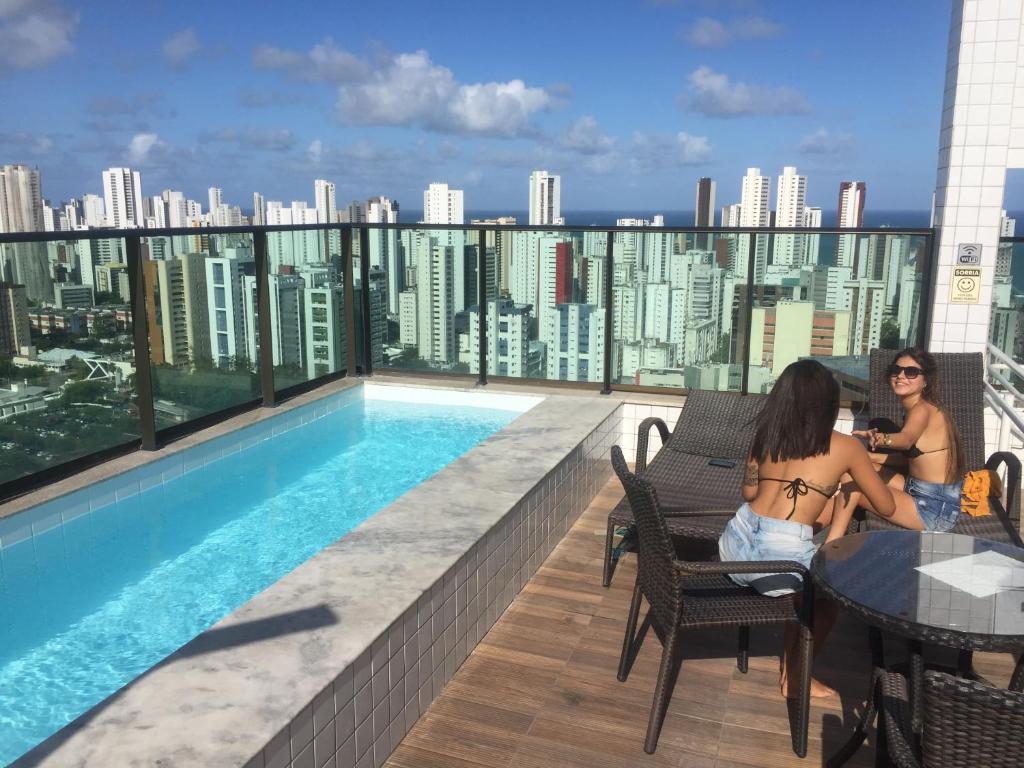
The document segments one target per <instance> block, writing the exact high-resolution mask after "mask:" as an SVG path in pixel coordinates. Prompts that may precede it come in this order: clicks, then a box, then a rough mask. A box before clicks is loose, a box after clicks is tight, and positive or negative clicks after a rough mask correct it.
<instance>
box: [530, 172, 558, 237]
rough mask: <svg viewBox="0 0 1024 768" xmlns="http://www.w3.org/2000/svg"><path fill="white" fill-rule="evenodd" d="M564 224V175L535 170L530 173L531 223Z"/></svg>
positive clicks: (542, 224)
mask: <svg viewBox="0 0 1024 768" xmlns="http://www.w3.org/2000/svg"><path fill="white" fill-rule="evenodd" d="M562 224H565V219H563V218H562V177H561V176H556V175H554V174H549V173H548V172H547V171H534V172H533V173H531V174H530V225H531V226H534V225H537V226H544V225H548V226H560V225H562Z"/></svg>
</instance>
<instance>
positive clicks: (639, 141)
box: [630, 131, 711, 173]
mask: <svg viewBox="0 0 1024 768" xmlns="http://www.w3.org/2000/svg"><path fill="white" fill-rule="evenodd" d="M631 151H632V157H631V160H630V164H631V166H632V168H633V171H634V172H637V173H651V172H654V171H657V170H659V169H663V168H666V167H678V166H684V165H701V164H703V163H706V162H708V161H709V160H711V142H710V141H708V137H707V136H693V135H691V134H689V133H686V132H685V131H679V132H678V133H675V134H671V133H669V134H662V133H641V132H639V131H638V132H636V133H634V134H633V141H632V146H631Z"/></svg>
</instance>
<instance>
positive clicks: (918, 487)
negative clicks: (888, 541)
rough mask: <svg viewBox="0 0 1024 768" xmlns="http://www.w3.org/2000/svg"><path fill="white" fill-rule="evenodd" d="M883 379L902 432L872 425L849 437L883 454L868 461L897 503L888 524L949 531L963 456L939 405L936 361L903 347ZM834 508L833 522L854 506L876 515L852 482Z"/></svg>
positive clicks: (956, 515)
mask: <svg viewBox="0 0 1024 768" xmlns="http://www.w3.org/2000/svg"><path fill="white" fill-rule="evenodd" d="M887 375H888V377H889V386H891V387H892V391H893V392H894V393H896V396H897V397H898V398H899V399H900V400H901V401H902V403H903V409H904V410H905V411H906V418H905V419H904V422H903V427H902V429H900V430H899V431H898V432H897V431H881V430H879V429H878V428H877V427H873V428H871V429H867V430H855V431H854V433H853V434H855V435H857V436H859V437H863V438H865V439H866V440H867V442H868V446H869V448H870V449H871V450H872V451H878V450H880V449H881V450H885V451H886V452H884V453H883V452H878V453H873V454H872V458H873V459H874V460H875V463H876V465H877V466H878V471H879V472H880V473H881V475H882V478H883V479H884V480H885V481H886V483H887V484H888V485H889V487H890V489H891V490H892V492H893V497H894V499H895V500H896V512H895V513H894V514H893V515H892V516H887V519H888V520H889V522H891V523H894V524H895V525H899V526H900V527H902V528H911V529H913V530H919V531H920V530H928V531H949V530H951V529H952V528H953V526H954V525H956V522H957V520H958V519H959V517H960V490H961V487H962V485H963V473H964V453H963V448H962V446H961V443H960V433H959V432H958V431H957V428H956V424H954V423H953V419H952V418H950V416H949V414H948V413H947V411H946V409H945V407H944V405H943V403H942V395H941V393H940V390H939V381H938V370H937V367H936V365H935V359H934V358H933V357H932V356H931V355H930V354H928V353H927V352H925V351H924V350H921V349H917V348H916V347H911V348H909V349H904V350H903V351H902V352H899V353H897V354H896V357H895V358H893V361H892V364H891V365H890V366H889V368H888V371H887ZM890 451H891V452H890ZM838 504H844V507H843V512H844V514H843V515H842V516H838V515H837V516H836V519H838V520H848V519H849V517H848V515H849V514H852V512H853V509H854V507H855V506H857V505H860V506H862V507H864V508H866V509H868V510H870V511H872V512H874V511H875V510H874V509H873V508H872V506H871V502H870V500H867V499H865V498H864V496H863V494H861V493H860V490H859V488H857V486H856V484H855V483H853V482H852V481H851V482H849V483H844V484H843V486H842V495H841V497H840V498H839V499H837V505H838ZM838 508H839V507H838V506H837V509H838Z"/></svg>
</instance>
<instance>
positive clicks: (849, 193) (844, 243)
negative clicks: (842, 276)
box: [836, 181, 867, 267]
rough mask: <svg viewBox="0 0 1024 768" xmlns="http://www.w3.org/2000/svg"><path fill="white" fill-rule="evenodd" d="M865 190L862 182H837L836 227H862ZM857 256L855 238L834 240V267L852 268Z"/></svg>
mask: <svg viewBox="0 0 1024 768" xmlns="http://www.w3.org/2000/svg"><path fill="white" fill-rule="evenodd" d="M866 193H867V188H866V186H865V184H864V182H863V181H841V182H839V211H838V216H837V217H836V226H837V227H839V228H840V229H853V228H855V227H863V226H864V198H865V196H866ZM856 254H857V236H856V235H840V236H839V237H837V238H836V265H837V266H840V267H853V266H854V263H853V262H854V260H855V258H856Z"/></svg>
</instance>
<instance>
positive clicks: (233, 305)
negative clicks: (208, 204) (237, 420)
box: [142, 230, 260, 431]
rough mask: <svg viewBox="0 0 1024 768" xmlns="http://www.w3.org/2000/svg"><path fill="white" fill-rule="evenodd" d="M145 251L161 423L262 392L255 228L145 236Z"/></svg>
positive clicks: (151, 345)
mask: <svg viewBox="0 0 1024 768" xmlns="http://www.w3.org/2000/svg"><path fill="white" fill-rule="evenodd" d="M197 232H201V230H198V231H197ZM142 259H143V262H142V275H143V286H144V291H145V302H146V315H147V317H146V319H147V328H148V332H149V354H150V363H151V370H152V376H153V410H154V413H155V420H156V429H157V430H158V431H159V430H161V429H165V428H168V427H173V426H175V425H178V424H182V423H185V422H189V421H192V420H194V419H197V418H200V417H202V416H206V415H208V414H211V413H216V412H218V411H222V410H225V409H227V408H232V407H234V406H237V405H241V404H243V403H249V402H252V401H253V400H256V399H258V398H259V397H260V380H259V373H258V369H259V329H258V327H257V325H256V261H255V255H254V253H253V245H252V235H249V234H244V233H239V234H216V235H210V234H196V235H176V236H157V237H144V238H142Z"/></svg>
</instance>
